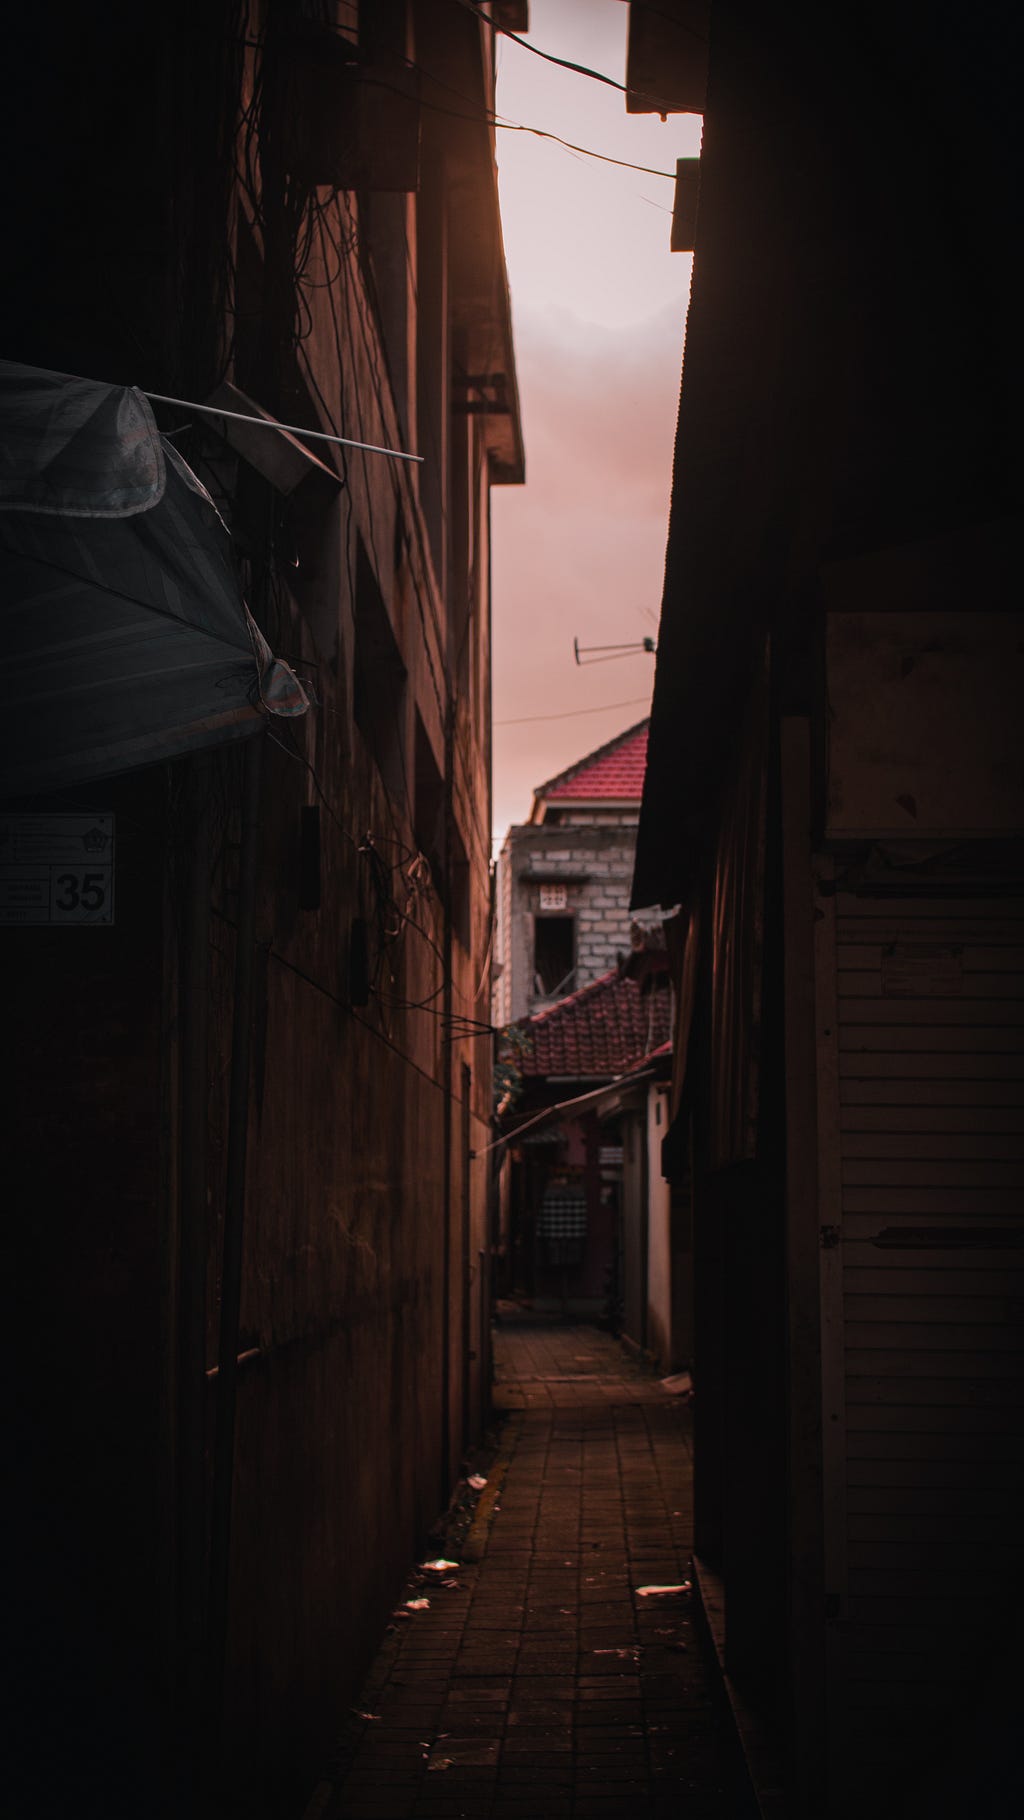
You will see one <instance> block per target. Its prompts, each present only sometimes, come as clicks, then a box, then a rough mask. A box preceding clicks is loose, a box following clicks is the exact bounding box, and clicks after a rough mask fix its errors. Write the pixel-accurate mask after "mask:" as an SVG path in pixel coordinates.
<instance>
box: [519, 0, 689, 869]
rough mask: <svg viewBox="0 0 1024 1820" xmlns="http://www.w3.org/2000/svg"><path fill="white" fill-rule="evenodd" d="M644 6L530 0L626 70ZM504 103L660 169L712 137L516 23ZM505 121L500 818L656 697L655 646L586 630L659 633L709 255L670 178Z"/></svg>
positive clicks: (614, 0)
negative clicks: (508, 303)
mask: <svg viewBox="0 0 1024 1820" xmlns="http://www.w3.org/2000/svg"><path fill="white" fill-rule="evenodd" d="M627 13H628V9H627V7H626V5H625V4H624V3H623V0H530V31H529V35H528V36H529V42H530V43H531V44H536V45H538V46H540V47H541V48H542V49H544V50H546V51H550V52H552V53H553V54H554V55H555V56H559V57H567V58H570V59H572V60H573V61H574V62H578V63H586V64H588V65H590V67H591V68H594V69H598V70H601V71H602V72H603V73H604V74H606V75H608V76H612V77H614V78H615V79H616V80H617V81H619V82H623V81H624V80H625V67H626V23H627ZM497 105H498V111H499V114H500V116H501V117H502V118H504V119H508V120H512V121H517V122H522V123H525V124H527V125H530V126H538V127H543V128H544V129H546V130H548V131H551V132H555V133H558V134H560V135H561V136H562V137H563V138H565V139H571V140H573V141H575V142H576V143H577V144H578V145H581V146H586V147H589V148H591V149H593V150H594V151H598V152H603V153H605V154H606V155H608V156H609V157H612V158H622V159H626V160H629V161H630V162H632V163H635V164H641V165H649V166H652V167H654V169H656V170H658V171H665V172H674V170H675V161H676V159H677V158H682V157H692V156H694V155H696V153H697V152H698V151H699V149H700V121H699V119H697V118H696V117H694V116H690V115H675V116H672V115H670V116H669V119H668V121H667V123H662V122H661V121H660V120H659V119H658V118H657V116H651V115H628V114H627V113H626V102H625V96H624V95H621V94H619V93H618V92H617V91H616V90H615V89H611V88H608V87H605V86H604V85H603V84H601V83H597V82H594V81H591V80H589V79H587V78H585V77H583V76H577V75H574V74H572V73H570V72H569V71H567V70H560V69H556V68H554V67H553V66H552V65H551V64H547V63H544V62H542V61H541V59H540V58H538V57H535V56H532V55H531V54H530V52H529V51H527V50H525V49H523V48H522V47H521V46H519V45H517V44H515V43H513V42H511V41H510V40H509V39H508V38H506V37H499V39H498V101H497ZM497 138H498V173H499V183H500V189H501V208H502V220H503V224H504V233H505V251H506V255H507V259H508V269H509V280H510V283H511V288H512V315H513V327H514V331H515V341H516V357H517V368H518V375H519V389H520V396H521V400H522V409H523V430H524V436H525V441H526V485H525V487H498V488H496V489H495V490H494V492H493V493H492V495H491V500H492V515H493V535H494V545H493V587H494V721H495V730H494V829H495V833H496V834H497V835H499V836H501V835H503V834H504V831H505V829H506V827H507V826H508V824H509V823H510V822H513V821H523V820H525V818H526V815H527V814H528V812H529V807H530V802H531V795H532V790H533V787H534V785H536V784H539V783H542V782H543V781H544V780H545V778H548V777H550V776H552V775H553V773H555V772H556V771H559V770H561V769H562V768H563V767H564V766H565V765H568V764H571V763H573V761H574V760H575V759H577V758H580V757H582V756H583V755H584V754H585V753H587V752H589V751H592V750H593V748H594V747H595V746H598V745H601V744H602V742H603V741H605V740H607V739H611V738H612V737H613V736H614V735H615V734H616V733H618V732H620V731H621V730H622V729H623V728H625V727H629V726H631V725H632V724H633V723H634V722H635V721H637V720H640V719H641V718H642V717H643V715H644V713H645V712H646V710H647V707H648V705H649V702H650V695H651V688H652V685H653V681H654V659H653V658H652V657H650V656H643V655H635V656H632V655H631V656H628V657H624V658H621V659H618V660H616V661H614V662H607V663H599V664H594V665H589V666H587V667H577V665H576V663H575V662H574V659H573V638H574V636H575V637H578V638H579V641H580V644H581V645H599V644H611V643H623V642H627V641H629V642H632V641H636V642H639V641H640V640H641V639H643V638H644V637H646V636H653V635H655V634H656V632H657V625H658V611H659V607H660V602H661V582H662V573H663V569H664V558H665V536H666V530H667V525H668V504H669V493H670V489H671V479H672V443H673V437H674V433H675V421H676V414H677V410H678V403H679V377H680V371H681V362H682V348H683V331H684V324H685V315H686V301H687V297H688V293H689V284H690V267H691V259H690V256H689V255H688V254H682V253H671V252H670V251H669V229H670V226H671V211H672V194H673V186H672V183H671V182H670V181H667V180H666V179H665V178H663V177H656V176H648V175H643V174H642V173H641V172H640V171H636V170H622V169H618V168H617V167H616V166H614V165H611V164H602V163H598V162H597V161H596V160H594V159H591V158H586V157H580V156H578V155H577V154H574V153H572V152H569V151H566V150H565V149H563V147H561V146H559V145H556V144H554V143H552V142H551V141H549V140H544V139H537V138H534V137H533V136H531V135H529V134H526V133H513V132H502V131H499V133H498V135H497ZM606 704H615V705H606ZM597 709H601V711H600V712H596V711H595V712H590V710H597ZM584 710H585V711H586V712H584ZM535 716H536V717H544V718H533V717H535ZM527 717H529V718H527ZM549 717H550V718H549Z"/></svg>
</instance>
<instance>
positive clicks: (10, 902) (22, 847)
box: [0, 810, 114, 928]
mask: <svg viewBox="0 0 1024 1820" xmlns="http://www.w3.org/2000/svg"><path fill="white" fill-rule="evenodd" d="M113 920H114V817H113V815H111V814H110V813H109V811H107V810H104V811H102V812H99V813H97V814H95V815H0V923H7V924H11V923H36V924H39V923H45V924H48V925H49V926H50V927H51V928H52V927H53V926H54V925H56V924H71V923H75V924H80V923H112V922H113Z"/></svg>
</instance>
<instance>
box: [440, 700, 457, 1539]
mask: <svg viewBox="0 0 1024 1820" xmlns="http://www.w3.org/2000/svg"><path fill="white" fill-rule="evenodd" d="M454 771H455V698H454V696H450V697H449V700H448V703H447V706H446V710H445V725H444V886H445V888H444V929H443V933H442V937H441V955H442V959H441V969H442V976H443V977H442V984H443V988H444V992H443V997H442V1000H441V1004H442V1010H443V1017H442V1023H441V1030H442V1036H443V1041H442V1045H441V1046H442V1050H443V1061H442V1086H443V1091H444V1111H443V1117H444V1186H443V1189H442V1194H443V1199H444V1208H443V1215H444V1234H443V1243H442V1248H441V1273H442V1275H441V1503H440V1508H441V1509H442V1510H444V1508H445V1506H446V1505H447V1503H448V1494H449V1492H450V1491H451V1452H452V1411H451V1397H452V1357H451V1323H452V1281H451V1278H452V1214H453V1208H452V1076H453V1071H454V1060H453V1055H452V1046H453V1033H452V1012H453V1010H454V994H453V986H452V961H453V957H454V956H453V939H452V938H453V926H452V890H453V885H454V868H453V864H452V860H453V851H452V850H453V846H454V832H455V801H454V789H455V779H454Z"/></svg>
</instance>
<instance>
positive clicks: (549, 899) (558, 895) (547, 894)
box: [540, 885, 569, 910]
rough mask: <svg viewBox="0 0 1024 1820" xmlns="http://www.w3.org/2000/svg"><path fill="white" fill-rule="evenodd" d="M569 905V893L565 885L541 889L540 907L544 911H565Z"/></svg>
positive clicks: (543, 886) (545, 886)
mask: <svg viewBox="0 0 1024 1820" xmlns="http://www.w3.org/2000/svg"><path fill="white" fill-rule="evenodd" d="M568 903H569V893H568V892H567V890H566V888H565V886H564V885H542V886H541V888H540V907H541V909H542V910H565V909H566V908H567V907H568Z"/></svg>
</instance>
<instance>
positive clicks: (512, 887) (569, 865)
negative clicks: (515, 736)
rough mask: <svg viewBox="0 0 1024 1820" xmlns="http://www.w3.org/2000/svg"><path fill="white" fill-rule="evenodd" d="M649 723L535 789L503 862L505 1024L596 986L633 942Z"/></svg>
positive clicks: (498, 992)
mask: <svg viewBox="0 0 1024 1820" xmlns="http://www.w3.org/2000/svg"><path fill="white" fill-rule="evenodd" d="M647 725H648V723H647V722H646V721H641V722H640V723H639V724H638V725H637V726H635V727H630V728H629V729H628V730H627V731H626V732H625V733H620V734H619V735H618V736H617V737H616V738H615V739H612V740H609V741H608V742H607V744H606V745H603V746H600V747H599V748H598V749H597V751H595V752H591V753H588V755H587V756H586V757H585V758H582V759H580V760H578V761H577V763H576V764H574V765H570V766H569V767H568V768H567V769H566V770H565V771H560V772H559V773H558V775H557V776H556V777H552V778H550V779H549V780H548V782H547V783H546V784H541V785H540V786H539V787H538V788H537V789H536V790H535V791H534V798H533V806H532V808H531V810H530V818H529V820H528V821H527V822H526V823H524V824H522V825H521V826H514V827H512V828H510V829H509V831H508V834H507V835H506V837H505V841H504V844H503V846H502V850H501V855H500V857H499V860H498V877H497V899H498V921H497V954H498V959H499V963H500V972H499V973H498V977H497V979H496V983H495V1022H496V1023H497V1024H499V1025H504V1024H509V1023H512V1022H514V1021H515V1020H516V1019H518V1018H521V1017H524V1016H526V1015H527V1014H528V1013H530V1012H532V1011H534V1010H537V1009H538V1008H540V1007H541V1006H543V1005H545V1004H550V1003H552V1002H553V1001H555V1000H557V999H559V998H564V997H565V996H566V995H567V994H568V993H570V992H574V991H576V990H578V989H579V988H580V987H583V986H587V985H590V984H592V983H593V982H594V981H595V980H597V979H600V978H601V976H602V975H603V974H606V973H607V972H608V970H609V968H611V967H613V966H614V965H615V963H616V961H617V960H618V958H619V956H620V955H621V954H623V953H624V952H626V951H627V950H628V948H629V931H630V922H631V917H630V910H629V899H630V886H631V881H632V875H633V855H634V852H635V848H636V828H637V821H638V818H639V804H640V793H641V789H642V786H643V776H644V764H645V762H646V753H647Z"/></svg>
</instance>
